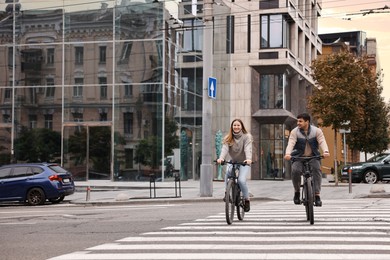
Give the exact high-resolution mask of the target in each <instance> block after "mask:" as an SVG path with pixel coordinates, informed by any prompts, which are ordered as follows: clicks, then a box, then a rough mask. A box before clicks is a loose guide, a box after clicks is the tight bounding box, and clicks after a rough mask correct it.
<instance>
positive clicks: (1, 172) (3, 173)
mask: <svg viewBox="0 0 390 260" xmlns="http://www.w3.org/2000/svg"><path fill="white" fill-rule="evenodd" d="M11 169H12V168H11V167H7V168H3V169H0V179H4V178H8V177H9V176H10V174H11Z"/></svg>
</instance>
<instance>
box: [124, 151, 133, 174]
mask: <svg viewBox="0 0 390 260" xmlns="http://www.w3.org/2000/svg"><path fill="white" fill-rule="evenodd" d="M133 167H134V150H133V149H125V168H126V169H132V168H133Z"/></svg>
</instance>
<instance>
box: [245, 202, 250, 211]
mask: <svg viewBox="0 0 390 260" xmlns="http://www.w3.org/2000/svg"><path fill="white" fill-rule="evenodd" d="M249 210H251V204H250V202H249V200H245V204H244V211H245V212H248V211H249Z"/></svg>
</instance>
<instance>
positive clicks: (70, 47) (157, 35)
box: [0, 0, 202, 180]
mask: <svg viewBox="0 0 390 260" xmlns="http://www.w3.org/2000/svg"><path fill="white" fill-rule="evenodd" d="M5 2H6V3H5V4H3V5H2V6H3V7H4V9H3V10H4V11H2V12H0V18H1V19H0V20H1V21H0V34H1V39H0V54H1V55H2V57H3V59H1V60H0V75H1V77H0V99H1V102H0V112H1V123H0V140H1V148H0V164H6V163H9V162H26V161H27V162H28V161H56V162H58V163H61V164H62V165H63V166H64V167H65V168H67V169H69V170H70V171H71V172H72V173H73V174H74V176H75V178H76V180H88V179H111V180H136V179H142V178H143V177H146V176H149V175H150V174H155V175H156V177H161V178H164V177H168V176H170V175H172V174H173V172H176V173H180V174H181V177H182V179H187V178H195V173H194V171H195V170H197V169H196V167H195V166H196V165H195V163H194V160H193V157H192V155H196V154H197V153H199V150H197V151H195V150H193V149H192V148H193V147H192V146H195V143H196V138H199V137H196V136H195V134H193V132H195V131H193V129H196V128H197V127H198V126H199V122H197V120H199V118H200V116H199V111H201V104H202V103H201V92H200V91H201V86H197V84H200V83H201V74H200V75H199V76H195V77H194V76H193V75H194V73H184V76H183V77H182V78H181V76H180V73H182V70H181V69H179V68H178V67H177V64H178V62H177V55H176V53H177V51H178V50H182V48H181V47H179V42H178V40H179V39H177V38H176V33H175V32H174V31H173V29H172V28H171V26H170V24H169V21H170V20H169V18H170V15H169V12H168V11H167V10H166V7H165V3H164V2H157V1H154V2H152V1H130V0H121V1H115V0H111V1H110V0H109V1H76V2H75V1H70V0H63V1H50V2H45V3H44V4H43V3H42V4H37V3H35V2H34V1H30V2H29V1H24V2H23V3H19V2H18V1H17V0H14V1H8V0H7V1H5ZM41 5H42V6H41ZM178 35H179V34H178ZM193 37H195V35H193ZM180 44H181V43H180ZM184 46H185V48H190V49H198V48H200V47H199V42H195V41H193V42H185V44H184ZM186 111H187V112H186ZM182 114H185V120H184V121H183V123H182V122H181V115H182ZM194 115H197V116H198V117H194ZM182 124H183V125H186V126H187V127H184V128H183V127H182ZM189 129H190V130H189ZM199 149H200V148H199ZM180 169H181V170H180ZM198 175H199V174H198Z"/></svg>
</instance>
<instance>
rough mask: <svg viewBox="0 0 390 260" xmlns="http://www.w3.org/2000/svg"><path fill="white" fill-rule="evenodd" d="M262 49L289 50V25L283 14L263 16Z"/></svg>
mask: <svg viewBox="0 0 390 260" xmlns="http://www.w3.org/2000/svg"><path fill="white" fill-rule="evenodd" d="M260 20H261V28H260V30H261V32H260V34H261V48H264V49H266V48H288V47H289V46H288V39H289V33H288V30H289V28H288V23H287V21H286V19H285V17H284V16H283V15H281V14H274V15H261V16H260Z"/></svg>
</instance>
